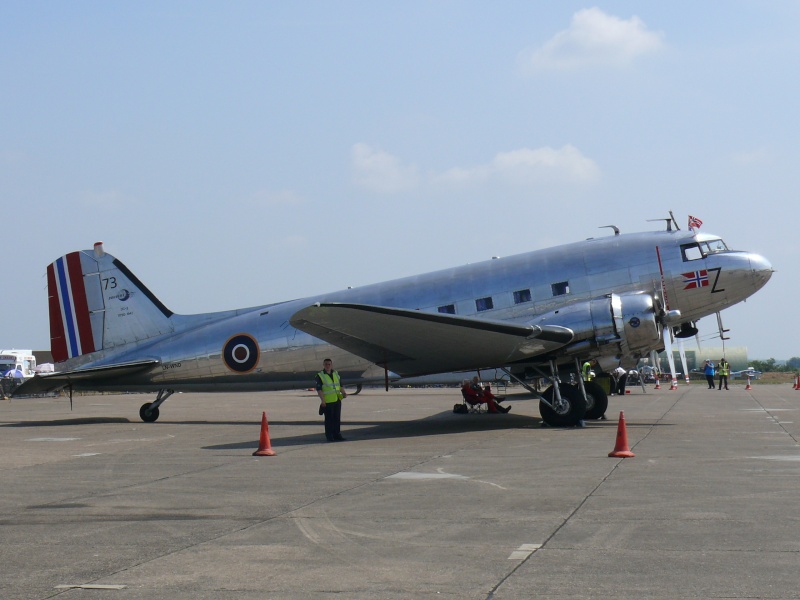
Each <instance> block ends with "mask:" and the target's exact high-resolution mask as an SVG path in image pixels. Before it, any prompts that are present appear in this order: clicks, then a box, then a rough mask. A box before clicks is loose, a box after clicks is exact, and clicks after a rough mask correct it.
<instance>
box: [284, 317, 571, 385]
mask: <svg viewBox="0 0 800 600" xmlns="http://www.w3.org/2000/svg"><path fill="white" fill-rule="evenodd" d="M290 323H291V325H292V326H293V327H296V328H297V329H299V330H301V331H305V332H306V333H309V334H311V335H313V336H315V337H318V338H320V339H322V340H324V341H326V342H328V343H330V344H333V345H334V346H337V347H339V348H342V349H344V350H347V351H348V352H351V353H353V354H355V355H357V356H361V357H362V358H365V359H367V360H369V361H371V362H374V363H377V364H380V365H386V366H388V368H390V369H391V370H392V371H394V372H395V373H397V374H398V375H401V376H410V375H423V374H428V373H443V372H449V371H458V370H466V369H482V368H489V367H497V366H502V365H506V364H509V363H512V362H515V361H518V360H523V359H525V358H530V357H532V356H536V355H538V354H544V353H547V352H550V351H552V350H555V349H557V348H560V347H562V346H564V345H565V344H568V343H569V342H570V341H571V340H572V338H573V333H572V331H571V330H570V329H567V328H565V327H558V326H555V325H545V326H538V325H517V324H514V323H509V322H506V321H490V320H486V319H475V318H470V317H459V316H455V315H449V314H439V313H429V312H422V311H417V310H407V309H401V308H388V307H384V306H372V305H365V304H346V303H325V304H314V305H312V306H308V307H306V308H304V309H302V310H299V311H298V312H296V313H295V314H294V315H293V316H292V318H291V319H290Z"/></svg>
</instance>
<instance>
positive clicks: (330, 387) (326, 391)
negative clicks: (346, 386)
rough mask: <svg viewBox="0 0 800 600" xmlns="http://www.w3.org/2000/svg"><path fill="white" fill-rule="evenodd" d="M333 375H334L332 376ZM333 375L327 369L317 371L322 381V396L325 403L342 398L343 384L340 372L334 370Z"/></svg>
mask: <svg viewBox="0 0 800 600" xmlns="http://www.w3.org/2000/svg"><path fill="white" fill-rule="evenodd" d="M331 375H333V377H332V378H331ZM331 375H328V374H327V373H326V372H325V371H320V372H319V373H317V376H318V377H319V378H320V381H322V396H323V397H324V398H325V404H330V403H331V402H337V401H339V400H341V398H342V386H341V384H340V383H339V373H337V372H336V371H333V372H331Z"/></svg>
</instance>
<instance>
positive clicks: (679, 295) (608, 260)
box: [60, 231, 772, 391]
mask: <svg viewBox="0 0 800 600" xmlns="http://www.w3.org/2000/svg"><path fill="white" fill-rule="evenodd" d="M698 237H701V238H702V236H698V235H696V234H695V232H691V231H689V232H685V231H663V232H648V233H636V234H625V235H614V236H608V237H601V238H596V239H589V240H585V241H582V242H577V243H572V244H567V245H563V246H558V247H554V248H548V249H543V250H536V251H532V252H527V253H524V254H519V255H515V256H509V257H504V258H497V259H492V260H488V261H484V262H480V263H475V264H469V265H465V266H461V267H456V268H451V269H445V270H441V271H436V272H432V273H425V274H421V275H415V276H412V277H406V278H402V279H397V280H393V281H387V282H384V283H378V284H374V285H368V286H364V287H360V288H353V289H346V290H341V291H338V292H333V293H330V294H324V295H320V296H316V297H311V298H303V299H298V300H291V301H288V302H282V303H277V304H270V305H264V306H259V307H253V308H249V309H240V310H235V311H227V312H221V313H212V314H205V315H171V317H170V319H169V322H170V329H171V330H170V331H169V332H167V333H164V334H162V335H160V336H157V337H153V338H150V339H144V340H141V341H137V342H136V343H133V344H131V343H128V344H125V345H123V346H120V347H113V348H105V349H103V350H100V351H98V352H95V353H93V354H90V355H85V356H81V357H78V358H75V359H70V360H69V361H67V363H66V364H63V363H62V365H60V368H61V369H65V368H66V369H72V368H76V367H78V368H84V367H89V366H102V365H108V364H114V363H120V362H125V361H133V360H138V359H154V360H157V361H158V363H159V364H158V365H157V366H155V367H153V368H152V369H150V370H149V371H147V372H145V373H139V374H137V375H136V376H132V375H131V376H125V377H117V378H114V379H113V380H112V379H109V380H108V381H105V382H104V381H93V382H92V386H91V388H92V389H109V390H131V389H140V390H157V389H166V388H169V389H173V390H176V391H177V390H185V391H223V390H232V389H237V390H276V389H291V388H298V387H308V386H310V385H311V384H312V381H313V378H314V374H315V373H317V372H318V371H319V370H320V368H321V365H322V360H323V358H325V357H331V358H333V360H334V365H335V367H336V368H337V370H338V371H339V372H340V373H341V374H342V376H343V378H345V379H346V380H347V381H348V382H349V383H359V382H370V381H383V379H384V369H383V368H382V367H379V366H377V365H375V364H373V363H370V362H368V361H366V360H364V359H362V358H360V357H358V356H355V355H353V354H351V353H349V352H346V351H344V350H341V349H340V348H337V347H336V346H333V345H331V344H328V343H325V342H323V341H321V340H319V339H317V338H315V337H313V336H311V335H309V334H307V333H304V332H302V331H300V330H298V329H296V328H295V327H293V326H292V325H291V324H290V319H291V318H292V316H293V315H294V314H295V313H296V312H297V311H299V310H301V309H303V308H306V307H308V306H309V305H312V304H315V303H340V302H342V303H351V304H365V305H376V306H383V307H395V308H406V309H414V310H421V311H430V312H440V307H448V310H449V307H450V306H452V310H453V311H454V314H456V315H459V316H466V317H473V318H479V319H491V320H494V321H498V320H505V321H511V322H513V323H517V324H527V323H530V322H533V321H535V319H536V318H537V317H538V316H540V315H543V314H545V313H553V311H556V310H559V309H560V308H562V307H567V306H569V305H571V304H573V303H576V302H581V301H587V300H590V299H593V298H601V297H605V296H608V295H610V294H627V293H635V292H644V293H647V294H655V295H657V296H659V297H663V298H664V303H665V305H666V306H665V309H666V310H667V311H672V313H671V314H672V315H673V317H672V318H673V319H675V322H674V323H672V324H673V325H677V324H679V323H680V322H692V321H697V320H698V319H700V318H702V317H705V316H708V315H711V314H714V313H716V312H718V311H720V310H723V309H724V308H726V307H728V306H730V305H732V304H735V303H737V302H740V301H742V300H744V299H746V298H747V297H749V296H750V295H752V294H753V293H754V292H755V291H757V290H758V289H760V288H761V287H762V286H763V285H764V284H765V283H766V282H767V280H768V279H769V277H770V276H771V274H772V268H771V266H770V264H769V263H768V262H767V261H766V260H765V259H764V258H762V257H761V256H758V255H755V254H751V253H747V252H735V251H725V252H719V253H716V254H709V255H708V256H705V257H701V258H697V259H695V260H687V259H686V257H685V255H684V253H683V252H682V248H681V247H682V246H686V245H687V244H688V245H691V244H694V243H696V241H697V239H698ZM706 237H713V236H706ZM686 273H698V274H699V276H700V277H701V278H702V277H703V275H702V274H703V273H705V277H706V278H705V279H702V281H705V282H706V283H701V284H698V285H697V287H689V288H687V285H689V284H687V277H686V276H685V274H686ZM525 290H527V291H528V292H529V296H530V299H529V300H527V299H525V300H524V301H522V302H519V301H518V300H519V298H518V297H515V292H520V291H525ZM487 298H490V299H491V306H492V307H491V308H488V309H486V310H481V311H479V310H478V307H477V304H476V301H478V300H481V299H483V300H484V302H483V303H482V306H483V307H486V302H485V299H487ZM675 311H679V312H680V315H679V318H678V317H677V316H676V315H678V313H677V312H675ZM557 315H558V313H554V316H553V317H552V318H553V319H556V320H555V321H551V322H552V323H554V324H557V325H558V324H559V323H558V321H557V319H558V316H557ZM237 334H245V335H247V336H250V337H252V338H253V339H255V340H257V342H258V347H259V351H260V355H259V360H258V364H257V365H256V366H255V367H254V368H253V369H252V370H250V371H248V372H246V373H237V372H233V371H232V370H231V369H230V368H228V367H227V366H226V364H225V362H224V360H223V358H222V349H223V347H224V345H225V343H226V341H227V340H230V339H231V337H232V336H235V335H237ZM659 346H660V347H663V344H662V345H659V344H658V343H655V344H654V345H653V348H652V349H660V348H659ZM602 352H603V349H602V348H596V347H593V349H592V350H591V352H589V353H587V355H586V356H589V355H593V356H597V355H599V354H602ZM608 352H614V353H616V354H617V355H618V354H619V349H618V348H617V349H609V350H608ZM569 360H570V361H573V360H574V358H573V357H569ZM532 362H536V358H534V359H532ZM485 366H486V367H499V366H503V365H485ZM389 368H390V369H391V365H390V366H389ZM419 374H423V373H419ZM407 375H408V374H407ZM76 387H78V388H79V387H80V384H79V382H77V383H76Z"/></svg>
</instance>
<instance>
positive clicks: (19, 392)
mask: <svg viewBox="0 0 800 600" xmlns="http://www.w3.org/2000/svg"><path fill="white" fill-rule="evenodd" d="M157 364H159V361H157V360H154V359H147V360H137V361H132V362H127V363H119V364H116V365H104V366H102V367H89V368H86V369H75V370H72V371H60V372H56V373H44V374H41V375H36V376H35V377H32V378H31V379H28V380H27V381H25V382H24V383H22V384H21V385H20V386H19V387H17V388H16V389H15V390H14V391H13V392H12V394H11V395H12V396H32V395H34V394H47V393H49V392H54V391H56V390H60V389H63V388H65V387H67V386H68V385H71V384H72V385H74V386H75V387H76V388H81V387H82V386H81V383H90V382H96V381H98V380H102V381H104V382H105V381H109V380H114V379H117V378H119V377H124V376H126V375H131V374H133V373H138V372H139V371H144V370H147V369H149V368H151V367H153V366H155V365H157ZM87 388H89V389H91V386H87Z"/></svg>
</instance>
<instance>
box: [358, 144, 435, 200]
mask: <svg viewBox="0 0 800 600" xmlns="http://www.w3.org/2000/svg"><path fill="white" fill-rule="evenodd" d="M351 154H352V161H353V181H354V182H355V183H356V184H357V185H359V186H361V187H364V188H367V189H368V190H371V191H373V192H379V193H384V194H389V193H394V192H401V191H405V190H410V189H413V188H415V187H417V186H418V185H419V180H420V177H419V173H418V170H417V167H416V166H414V165H403V164H402V163H401V162H400V160H399V159H398V158H397V157H395V156H392V155H391V154H388V153H387V152H384V151H382V150H378V149H376V148H372V147H371V146H369V145H367V144H364V143H359V144H355V145H354V146H353V150H352V153H351Z"/></svg>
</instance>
